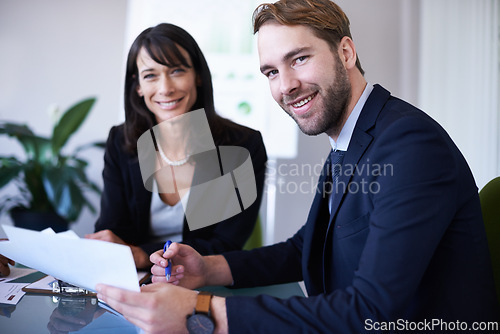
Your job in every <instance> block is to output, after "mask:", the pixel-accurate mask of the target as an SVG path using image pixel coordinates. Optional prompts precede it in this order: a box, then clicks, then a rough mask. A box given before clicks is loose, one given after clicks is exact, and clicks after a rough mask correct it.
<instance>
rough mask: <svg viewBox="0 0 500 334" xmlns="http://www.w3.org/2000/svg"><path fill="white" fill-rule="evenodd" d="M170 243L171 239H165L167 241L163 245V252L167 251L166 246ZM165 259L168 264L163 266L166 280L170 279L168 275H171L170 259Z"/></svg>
mask: <svg viewBox="0 0 500 334" xmlns="http://www.w3.org/2000/svg"><path fill="white" fill-rule="evenodd" d="M171 244H172V241H170V240H167V242H166V243H165V245H164V246H163V252H164V253H165V252H166V251H167V249H168V247H170V245H171ZM167 261H168V265H167V266H166V267H165V277H166V278H167V281H168V280H169V279H170V276H171V275H172V261H170V260H167Z"/></svg>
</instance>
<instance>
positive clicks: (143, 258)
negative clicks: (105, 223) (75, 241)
mask: <svg viewBox="0 0 500 334" xmlns="http://www.w3.org/2000/svg"><path fill="white" fill-rule="evenodd" d="M85 238H87V239H94V240H102V241H107V242H113V243H115V244H121V245H126V246H129V247H130V249H131V250H132V255H133V256H134V262H135V266H136V267H137V268H149V267H151V262H149V255H148V254H147V253H146V252H145V251H143V250H142V248H140V247H137V246H132V245H129V244H127V243H126V242H125V241H123V240H122V239H121V238H120V237H119V236H117V235H116V234H114V233H113V232H112V231H111V230H102V231H99V232H96V233H92V234H87V235H85Z"/></svg>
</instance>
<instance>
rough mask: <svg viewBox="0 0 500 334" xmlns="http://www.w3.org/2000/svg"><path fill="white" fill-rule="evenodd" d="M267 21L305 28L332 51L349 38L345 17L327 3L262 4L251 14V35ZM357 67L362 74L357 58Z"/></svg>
mask: <svg viewBox="0 0 500 334" xmlns="http://www.w3.org/2000/svg"><path fill="white" fill-rule="evenodd" d="M269 21H274V22H276V23H279V24H282V25H288V26H291V25H305V26H308V27H310V28H311V29H312V30H313V31H314V34H315V35H316V36H317V37H318V38H320V39H322V40H324V41H326V42H327V43H328V44H329V45H330V48H331V49H332V51H334V52H336V50H337V47H338V44H339V42H340V40H341V39H342V38H343V37H345V36H347V37H349V38H351V39H352V36H351V31H350V28H349V19H348V18H347V15H346V14H345V13H344V11H343V10H342V8H340V7H339V6H338V5H337V4H336V3H334V2H333V1H330V0H280V1H278V2H275V3H264V4H261V5H259V6H258V7H257V8H256V9H255V11H254V13H253V30H254V33H257V32H258V31H259V29H260V27H262V25H264V24H265V23H266V22H269ZM356 67H357V68H358V69H359V71H360V72H361V74H362V75H364V74H365V71H364V70H363V68H362V67H361V63H360V61H359V57H357V55H356Z"/></svg>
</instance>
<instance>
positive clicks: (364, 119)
mask: <svg viewBox="0 0 500 334" xmlns="http://www.w3.org/2000/svg"><path fill="white" fill-rule="evenodd" d="M389 97H390V93H389V92H388V91H387V90H385V89H384V88H382V87H381V86H380V85H378V84H377V85H374V88H373V91H372V92H371V94H370V96H369V97H368V99H367V101H366V103H365V105H364V107H363V109H362V110H361V114H360V115H359V118H358V121H357V122H356V126H355V127H354V132H353V134H352V137H351V141H350V142H349V147H348V149H347V152H346V155H345V157H344V162H343V167H342V174H341V175H340V177H339V184H340V185H341V186H340V187H339V191H341V192H342V194H341V195H340V196H335V200H334V202H333V203H332V212H331V215H330V222H329V224H328V232H330V227H331V223H332V221H334V218H335V217H336V215H337V212H338V210H339V208H340V204H341V202H342V199H343V198H344V197H345V195H346V193H347V191H348V189H349V182H350V181H351V180H352V177H353V175H354V173H356V169H355V167H356V166H357V165H358V164H359V162H360V160H361V157H362V156H363V154H364V153H365V151H366V149H367V148H368V146H369V145H370V143H371V142H372V140H373V137H372V135H371V134H369V133H368V130H369V129H371V128H372V127H373V126H374V125H375V122H376V120H377V117H378V115H379V113H380V111H381V110H382V108H383V106H384V105H385V103H386V102H387V99H388V98H389Z"/></svg>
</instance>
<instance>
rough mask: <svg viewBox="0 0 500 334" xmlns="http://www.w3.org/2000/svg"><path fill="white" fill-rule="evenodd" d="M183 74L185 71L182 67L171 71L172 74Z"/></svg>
mask: <svg viewBox="0 0 500 334" xmlns="http://www.w3.org/2000/svg"><path fill="white" fill-rule="evenodd" d="M184 72H186V70H185V69H183V68H182V67H177V68H174V69H172V74H180V73H184Z"/></svg>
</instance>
